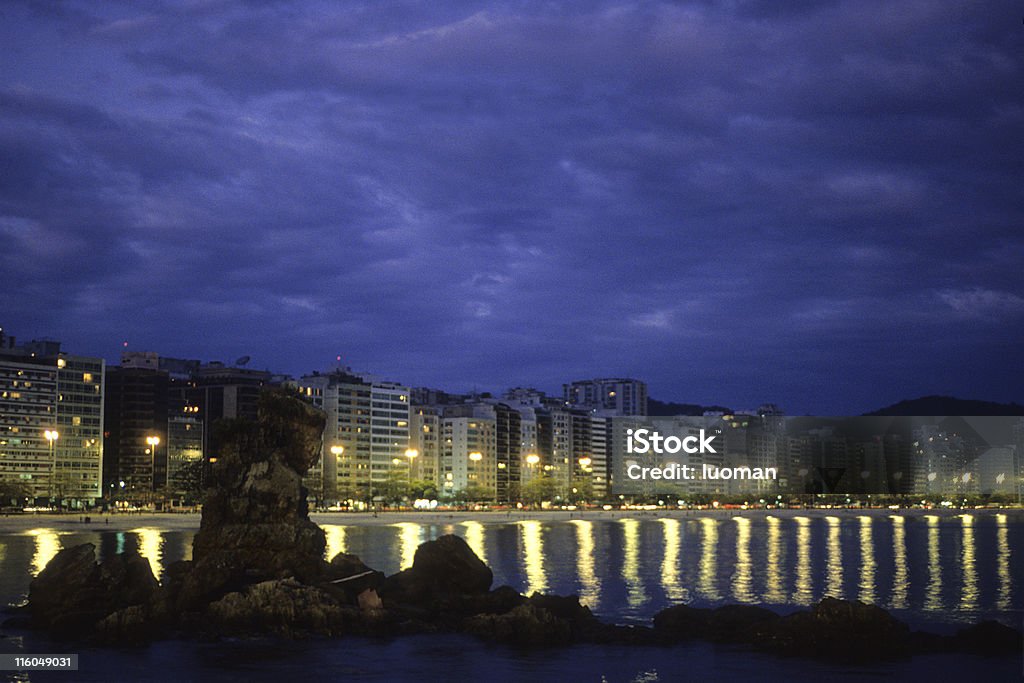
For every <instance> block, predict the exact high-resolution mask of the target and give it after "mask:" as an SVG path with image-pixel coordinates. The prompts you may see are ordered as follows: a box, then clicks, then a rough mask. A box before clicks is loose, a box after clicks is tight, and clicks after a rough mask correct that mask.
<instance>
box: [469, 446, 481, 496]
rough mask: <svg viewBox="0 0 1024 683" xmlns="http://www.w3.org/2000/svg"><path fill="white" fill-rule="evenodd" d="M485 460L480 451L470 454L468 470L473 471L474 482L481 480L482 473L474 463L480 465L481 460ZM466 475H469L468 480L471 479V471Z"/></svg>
mask: <svg viewBox="0 0 1024 683" xmlns="http://www.w3.org/2000/svg"><path fill="white" fill-rule="evenodd" d="M483 458H484V454H483V453H481V452H480V451H473V452H472V453H470V454H469V460H470V465H469V467H468V468H467V469H468V470H471V471H472V472H473V475H474V481H476V480H477V479H479V477H480V472H479V467H475V466H474V465H473V464H472V463H479V462H480V461H481V460H483ZM466 475H467V476H466V479H469V476H468V475H469V471H467V472H466ZM466 488H467V489H468V488H469V486H466Z"/></svg>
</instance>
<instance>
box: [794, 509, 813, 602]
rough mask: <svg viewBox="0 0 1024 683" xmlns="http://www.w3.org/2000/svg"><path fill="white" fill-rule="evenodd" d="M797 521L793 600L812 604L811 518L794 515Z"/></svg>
mask: <svg viewBox="0 0 1024 683" xmlns="http://www.w3.org/2000/svg"><path fill="white" fill-rule="evenodd" d="M793 521H794V522H796V590H795V591H794V593H793V602H795V603H796V604H798V605H809V604H811V598H812V594H811V520H810V519H808V518H807V517H794V518H793Z"/></svg>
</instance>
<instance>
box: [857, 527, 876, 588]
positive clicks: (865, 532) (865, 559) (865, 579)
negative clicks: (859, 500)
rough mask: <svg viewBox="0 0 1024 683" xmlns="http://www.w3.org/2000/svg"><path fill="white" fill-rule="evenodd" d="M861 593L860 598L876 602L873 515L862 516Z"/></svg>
mask: <svg viewBox="0 0 1024 683" xmlns="http://www.w3.org/2000/svg"><path fill="white" fill-rule="evenodd" d="M859 519H860V595H859V596H858V599H859V600H860V601H861V602H866V603H867V604H869V605H873V604H875V544H874V543H873V542H872V540H871V517H869V516H867V515H861V516H860V518H859Z"/></svg>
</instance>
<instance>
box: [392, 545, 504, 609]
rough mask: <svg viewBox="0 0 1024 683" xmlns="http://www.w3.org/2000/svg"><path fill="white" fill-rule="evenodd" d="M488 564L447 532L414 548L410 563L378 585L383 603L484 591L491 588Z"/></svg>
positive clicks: (420, 601) (492, 579) (491, 576)
mask: <svg viewBox="0 0 1024 683" xmlns="http://www.w3.org/2000/svg"><path fill="white" fill-rule="evenodd" d="M493 581H494V574H493V573H492V572H491V568H490V567H488V566H487V565H486V564H484V562H483V560H481V559H480V558H479V557H477V556H476V553H474V552H473V550H472V549H471V548H470V547H469V545H468V544H467V543H466V541H464V540H463V539H462V538H460V537H458V536H454V535H451V534H448V535H446V536H441V537H440V538H438V539H436V540H434V541H427V542H426V543H424V544H422V545H420V547H419V548H417V549H416V554H415V555H414V556H413V562H412V567H410V568H408V569H405V570H403V571H401V572H399V573H397V574H394V575H392V576H389V577H388V578H387V579H386V580H385V582H384V585H383V586H382V587H381V591H380V592H381V597H383V598H384V601H385V604H387V602H388V600H389V599H392V600H395V601H398V602H411V603H424V602H431V601H437V600H443V599H446V598H450V597H452V596H465V595H479V594H485V593H487V591H488V590H490V588H491V583H492V582H493Z"/></svg>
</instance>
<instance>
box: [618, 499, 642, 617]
mask: <svg viewBox="0 0 1024 683" xmlns="http://www.w3.org/2000/svg"><path fill="white" fill-rule="evenodd" d="M622 533H623V536H624V544H625V548H624V555H623V558H622V578H623V579H625V580H626V588H627V594H626V601H627V602H628V603H629V606H630V607H633V608H636V607H640V606H641V605H643V604H644V603H645V602H647V593H646V592H645V591H644V584H643V582H642V581H641V580H640V522H638V521H637V520H635V519H624V520H622Z"/></svg>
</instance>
